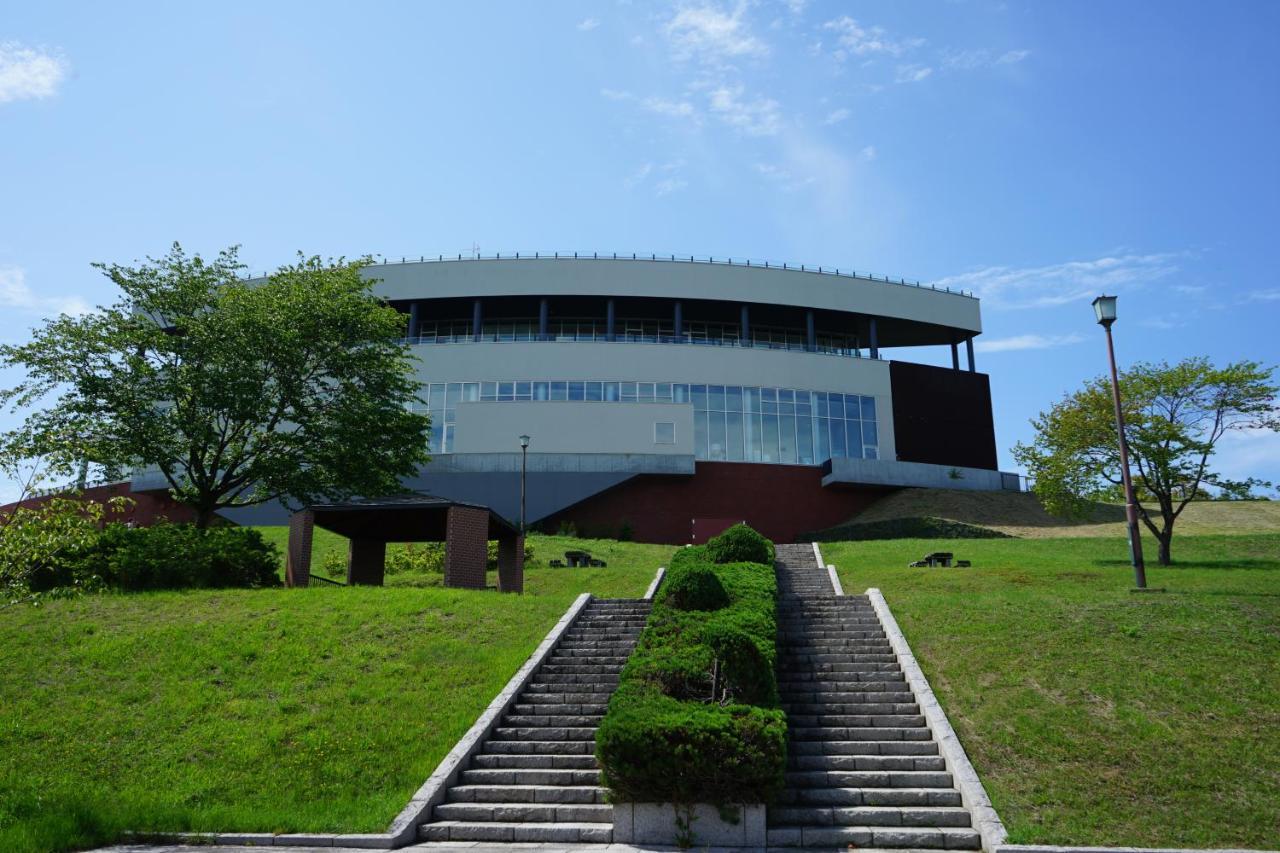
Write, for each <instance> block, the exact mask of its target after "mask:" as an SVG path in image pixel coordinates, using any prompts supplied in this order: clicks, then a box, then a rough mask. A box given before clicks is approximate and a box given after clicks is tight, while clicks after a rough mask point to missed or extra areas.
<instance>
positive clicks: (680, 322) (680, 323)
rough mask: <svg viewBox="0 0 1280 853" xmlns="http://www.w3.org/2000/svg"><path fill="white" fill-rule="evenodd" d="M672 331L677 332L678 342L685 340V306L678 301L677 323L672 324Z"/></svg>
mask: <svg viewBox="0 0 1280 853" xmlns="http://www.w3.org/2000/svg"><path fill="white" fill-rule="evenodd" d="M672 326H673V327H674V328H673V329H672V331H673V332H675V336H676V340H677V341H683V340H684V304H683V303H682V302H680V300H678V299H677V300H676V313H675V322H674V323H672Z"/></svg>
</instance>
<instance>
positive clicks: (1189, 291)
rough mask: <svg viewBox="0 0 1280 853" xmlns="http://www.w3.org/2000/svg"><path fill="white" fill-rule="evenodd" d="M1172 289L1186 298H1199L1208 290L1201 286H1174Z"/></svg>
mask: <svg viewBox="0 0 1280 853" xmlns="http://www.w3.org/2000/svg"><path fill="white" fill-rule="evenodd" d="M1173 289H1174V290H1176V291H1178V292H1179V293H1185V294H1186V295H1187V296H1199V295H1200V294H1201V293H1204V292H1205V291H1206V290H1208V289H1209V288H1207V287H1205V286H1204V285H1203V284H1175V285H1174V286H1173Z"/></svg>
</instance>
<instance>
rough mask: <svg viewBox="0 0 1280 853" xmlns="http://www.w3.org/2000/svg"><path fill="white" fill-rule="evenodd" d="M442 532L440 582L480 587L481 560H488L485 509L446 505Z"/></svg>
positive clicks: (482, 587) (487, 515)
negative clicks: (442, 570) (442, 564)
mask: <svg viewBox="0 0 1280 853" xmlns="http://www.w3.org/2000/svg"><path fill="white" fill-rule="evenodd" d="M445 536H446V537H447V538H446V539H445V546H444V585H445V586H457V587H463V588H466V589H484V586H485V577H484V570H485V564H486V563H487V562H488V560H489V511H488V510H484V509H476V508H474V507H467V506H451V507H449V520H448V522H447V531H446V533H445Z"/></svg>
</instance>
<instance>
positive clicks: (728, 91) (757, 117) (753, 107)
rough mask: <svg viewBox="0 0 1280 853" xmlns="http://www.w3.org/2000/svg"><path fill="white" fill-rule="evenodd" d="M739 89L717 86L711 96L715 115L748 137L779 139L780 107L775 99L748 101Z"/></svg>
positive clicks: (780, 125) (780, 124) (739, 86)
mask: <svg viewBox="0 0 1280 853" xmlns="http://www.w3.org/2000/svg"><path fill="white" fill-rule="evenodd" d="M742 95H743V89H742V86H741V85H737V86H717V87H716V88H715V89H712V90H711V92H710V93H709V94H708V98H709V99H710V104H709V106H710V109H711V112H712V113H713V114H714V115H715V116H717V117H718V118H719V119H720V120H721V121H723V122H725V123H726V124H728V125H730V126H731V127H734V128H737V129H738V130H740V131H742V132H743V133H745V134H747V135H748V136H775V135H777V133H778V131H779V130H781V129H782V116H781V113H780V105H779V104H778V102H777V101H775V100H773V99H772V98H755V99H749V100H747V99H744V98H743V97H742Z"/></svg>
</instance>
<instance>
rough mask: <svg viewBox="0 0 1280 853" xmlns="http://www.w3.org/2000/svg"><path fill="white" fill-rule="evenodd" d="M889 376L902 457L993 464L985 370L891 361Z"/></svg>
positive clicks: (993, 467) (968, 464) (973, 465)
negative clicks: (972, 371) (971, 371)
mask: <svg viewBox="0 0 1280 853" xmlns="http://www.w3.org/2000/svg"><path fill="white" fill-rule="evenodd" d="M889 381H890V382H891V383H892V386H893V437H894V442H895V443H896V445H897V448H898V460H899V461H900V462H928V463H931V464H933V465H954V466H957V467H961V468H987V469H989V470H992V471H994V470H996V469H997V463H996V431H995V423H994V421H993V420H992V416H991V383H990V381H989V380H988V378H987V375H986V374H985V373H970V372H968V371H967V370H952V369H951V368H947V367H933V366H931V365H928V364H912V363H910V362H905V361H891V362H889Z"/></svg>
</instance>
